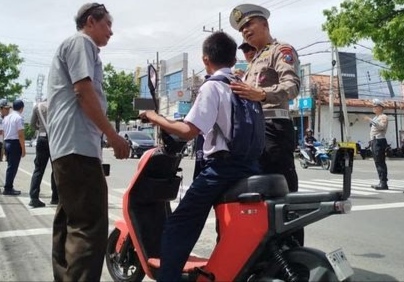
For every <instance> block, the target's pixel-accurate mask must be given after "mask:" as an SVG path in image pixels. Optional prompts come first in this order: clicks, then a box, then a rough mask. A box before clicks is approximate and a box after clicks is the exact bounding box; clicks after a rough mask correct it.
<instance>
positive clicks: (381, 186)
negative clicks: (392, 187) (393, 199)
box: [371, 183, 389, 190]
mask: <svg viewBox="0 0 404 282" xmlns="http://www.w3.org/2000/svg"><path fill="white" fill-rule="evenodd" d="M371 187H372V188H374V189H375V190H389V186H388V185H387V183H379V184H377V185H371Z"/></svg>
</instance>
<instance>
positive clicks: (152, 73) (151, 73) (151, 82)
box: [147, 64, 159, 112]
mask: <svg viewBox="0 0 404 282" xmlns="http://www.w3.org/2000/svg"><path fill="white" fill-rule="evenodd" d="M147 79H148V81H147V85H148V87H149V90H150V94H151V95H152V98H153V102H154V106H155V111H156V112H158V110H159V109H158V103H157V98H156V87H157V71H156V69H155V68H154V67H153V65H152V64H150V65H148V67H147Z"/></svg>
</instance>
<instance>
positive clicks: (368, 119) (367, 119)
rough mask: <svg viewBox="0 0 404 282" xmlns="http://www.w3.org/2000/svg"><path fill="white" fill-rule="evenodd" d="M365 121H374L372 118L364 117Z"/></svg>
mask: <svg viewBox="0 0 404 282" xmlns="http://www.w3.org/2000/svg"><path fill="white" fill-rule="evenodd" d="M363 121H369V122H371V121H372V118H371V117H368V116H364V117H363Z"/></svg>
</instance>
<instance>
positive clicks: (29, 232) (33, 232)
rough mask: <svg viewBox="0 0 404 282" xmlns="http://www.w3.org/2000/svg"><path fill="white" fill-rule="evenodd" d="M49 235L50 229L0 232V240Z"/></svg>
mask: <svg viewBox="0 0 404 282" xmlns="http://www.w3.org/2000/svg"><path fill="white" fill-rule="evenodd" d="M49 234H52V228H35V229H25V230H10V231H1V232H0V239H1V238H8V237H26V236H36V235H49Z"/></svg>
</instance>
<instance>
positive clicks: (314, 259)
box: [257, 247, 350, 282]
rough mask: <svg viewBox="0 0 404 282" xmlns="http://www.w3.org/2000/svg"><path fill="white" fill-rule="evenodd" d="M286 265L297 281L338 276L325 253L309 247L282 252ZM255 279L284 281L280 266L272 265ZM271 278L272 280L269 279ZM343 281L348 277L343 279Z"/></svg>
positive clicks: (331, 279) (315, 281) (323, 280)
mask: <svg viewBox="0 0 404 282" xmlns="http://www.w3.org/2000/svg"><path fill="white" fill-rule="evenodd" d="M283 257H284V259H285V261H286V262H287V264H288V267H289V268H290V269H292V270H293V272H294V273H295V274H297V276H298V277H299V280H298V281H307V282H320V281H321V282H337V281H338V278H337V276H336V274H335V272H334V269H333V268H332V266H331V264H330V263H329V262H328V260H327V258H326V256H325V253H324V252H321V251H319V250H315V249H311V248H306V247H302V248H295V249H290V250H287V251H285V252H284V253H283ZM258 278H259V279H257V281H263V280H264V279H265V281H284V280H283V279H284V277H283V272H282V268H281V267H280V266H277V267H276V266H274V267H272V268H271V269H269V270H268V272H266V274H265V275H264V276H260V277H258ZM271 279H272V280H271ZM274 279H275V280H274ZM344 281H345V282H348V281H350V279H349V278H348V279H346V280H344Z"/></svg>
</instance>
